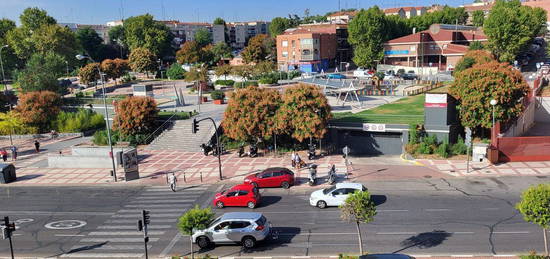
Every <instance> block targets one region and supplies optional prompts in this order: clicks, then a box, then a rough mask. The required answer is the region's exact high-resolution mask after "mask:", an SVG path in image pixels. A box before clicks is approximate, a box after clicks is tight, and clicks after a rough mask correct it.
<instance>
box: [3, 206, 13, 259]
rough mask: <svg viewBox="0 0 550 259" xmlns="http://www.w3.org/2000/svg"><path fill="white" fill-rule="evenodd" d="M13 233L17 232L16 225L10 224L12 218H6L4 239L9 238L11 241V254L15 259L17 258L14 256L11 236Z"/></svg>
mask: <svg viewBox="0 0 550 259" xmlns="http://www.w3.org/2000/svg"><path fill="white" fill-rule="evenodd" d="M13 231H15V223H11V224H10V218H9V217H7V216H6V217H4V229H3V232H4V233H3V234H4V239H5V238H6V236H7V238H8V239H9V241H10V253H11V259H14V258H15V256H14V255H13V243H12V241H11V236H12V233H13Z"/></svg>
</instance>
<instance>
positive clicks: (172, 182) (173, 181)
mask: <svg viewBox="0 0 550 259" xmlns="http://www.w3.org/2000/svg"><path fill="white" fill-rule="evenodd" d="M177 181H178V178H176V175H175V174H174V173H172V174H170V175H168V183H169V184H170V189H171V190H172V191H173V192H176V182H177Z"/></svg>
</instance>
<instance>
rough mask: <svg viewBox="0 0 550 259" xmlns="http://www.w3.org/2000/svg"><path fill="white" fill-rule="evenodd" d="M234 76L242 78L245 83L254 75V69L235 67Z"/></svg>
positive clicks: (247, 66)
mask: <svg viewBox="0 0 550 259" xmlns="http://www.w3.org/2000/svg"><path fill="white" fill-rule="evenodd" d="M232 73H233V74H234V75H236V76H240V77H242V78H243V79H244V80H245V81H246V80H248V78H250V76H252V74H253V73H254V67H253V66H249V65H242V66H235V67H233V72H232Z"/></svg>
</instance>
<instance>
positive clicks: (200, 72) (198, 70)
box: [184, 64, 210, 90]
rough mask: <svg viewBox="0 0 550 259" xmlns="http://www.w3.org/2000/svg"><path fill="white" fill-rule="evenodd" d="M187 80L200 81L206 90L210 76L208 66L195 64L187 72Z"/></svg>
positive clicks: (202, 87)
mask: <svg viewBox="0 0 550 259" xmlns="http://www.w3.org/2000/svg"><path fill="white" fill-rule="evenodd" d="M184 80H185V81H186V82H198V84H199V86H200V87H201V89H202V90H206V86H207V85H208V81H209V80H210V76H209V75H208V67H207V66H206V65H205V64H202V65H200V66H198V65H197V66H195V67H193V68H191V70H189V71H187V72H185V79H184Z"/></svg>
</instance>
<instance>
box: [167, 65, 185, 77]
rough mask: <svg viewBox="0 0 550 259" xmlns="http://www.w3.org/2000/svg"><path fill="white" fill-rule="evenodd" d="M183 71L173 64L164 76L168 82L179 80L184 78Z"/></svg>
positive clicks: (179, 66)
mask: <svg viewBox="0 0 550 259" xmlns="http://www.w3.org/2000/svg"><path fill="white" fill-rule="evenodd" d="M184 74H185V70H184V69H183V68H182V67H181V65H180V64H178V63H174V64H172V65H171V66H170V68H168V71H166V76H168V79H170V80H180V79H183V78H184Z"/></svg>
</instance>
